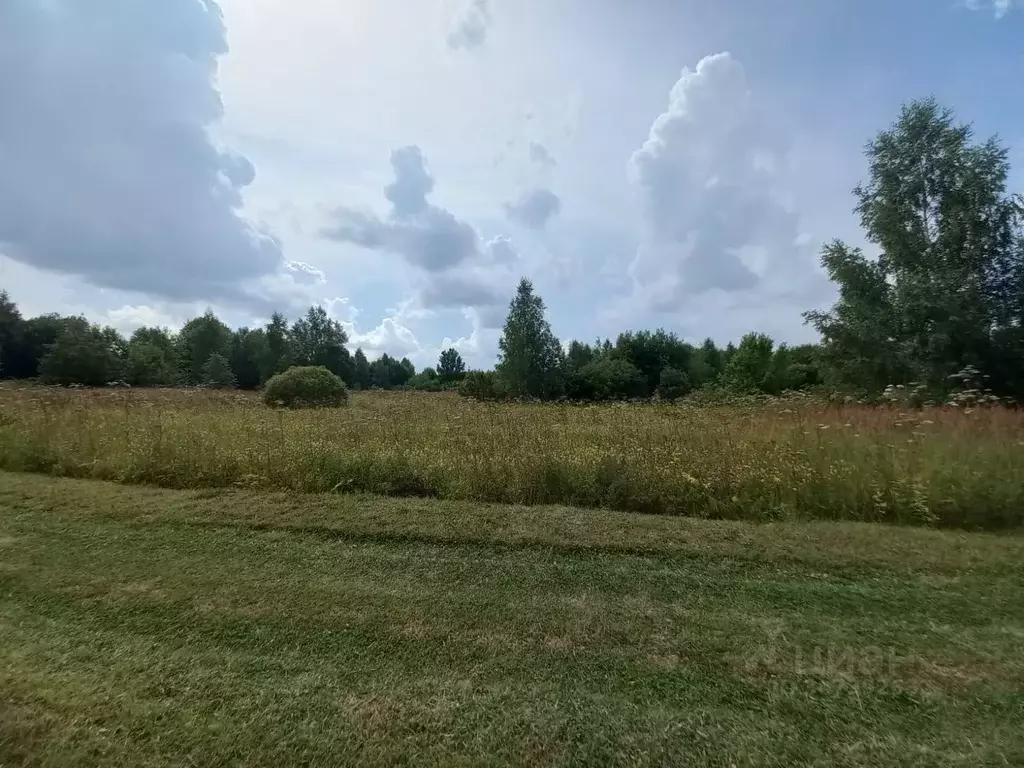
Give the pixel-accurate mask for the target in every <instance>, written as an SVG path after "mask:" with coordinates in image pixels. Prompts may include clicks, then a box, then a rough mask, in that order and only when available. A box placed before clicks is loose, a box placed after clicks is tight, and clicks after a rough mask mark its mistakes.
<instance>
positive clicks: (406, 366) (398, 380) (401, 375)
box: [393, 357, 416, 387]
mask: <svg viewBox="0 0 1024 768" xmlns="http://www.w3.org/2000/svg"><path fill="white" fill-rule="evenodd" d="M415 375H416V366H415V365H413V364H412V361H411V360H410V359H409V358H408V357H403V358H402V359H401V361H399V363H398V370H397V371H396V372H395V375H394V377H393V380H394V382H395V385H396V386H399V387H404V386H405V385H406V384H407V383H408V382H409V380H410V379H412V377H413V376H415Z"/></svg>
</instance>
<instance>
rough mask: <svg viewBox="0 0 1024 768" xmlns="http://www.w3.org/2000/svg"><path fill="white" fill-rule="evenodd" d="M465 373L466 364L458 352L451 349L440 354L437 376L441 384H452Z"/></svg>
mask: <svg viewBox="0 0 1024 768" xmlns="http://www.w3.org/2000/svg"><path fill="white" fill-rule="evenodd" d="M465 373H466V363H465V362H464V361H463V359H462V355H460V354H459V351H458V350H457V349H455V348H454V347H452V348H451V349H446V350H445V351H444V352H442V353H441V357H439V358H438V361H437V376H438V378H439V379H440V380H441V383H442V384H452V383H454V382H457V381H458V380H459V379H461V378H462V377H463V376H464V375H465Z"/></svg>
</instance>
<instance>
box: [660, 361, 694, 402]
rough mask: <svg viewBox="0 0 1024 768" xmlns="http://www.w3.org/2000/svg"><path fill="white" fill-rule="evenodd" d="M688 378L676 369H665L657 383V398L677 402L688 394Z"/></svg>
mask: <svg viewBox="0 0 1024 768" xmlns="http://www.w3.org/2000/svg"><path fill="white" fill-rule="evenodd" d="M691 389H692V387H691V386H690V377H689V376H687V375H686V374H685V373H684V372H683V371H680V370H679V369H678V368H665V369H664V370H662V372H661V378H660V380H659V382H658V397H660V398H661V399H662V400H668V401H672V400H678V399H679V398H680V397H686V396H687V395H688V394H690V390H691Z"/></svg>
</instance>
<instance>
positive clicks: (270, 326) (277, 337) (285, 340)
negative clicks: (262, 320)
mask: <svg viewBox="0 0 1024 768" xmlns="http://www.w3.org/2000/svg"><path fill="white" fill-rule="evenodd" d="M263 333H264V336H265V337H266V347H265V348H264V350H263V355H262V356H261V358H260V383H261V384H266V383H267V381H268V380H269V379H270V377H271V376H273V375H274V374H276V373H281V372H282V371H285V370H287V369H288V367H289V366H290V365H291V364H292V362H293V361H294V359H295V354H294V350H293V345H292V340H291V334H290V332H289V330H288V319H287V318H286V317H285V316H284V315H282V314H281V313H280V312H275V313H274V314H272V315H271V316H270V322H268V323H267V324H266V325H265V326H264V327H263Z"/></svg>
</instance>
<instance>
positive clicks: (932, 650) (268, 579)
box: [0, 474, 1024, 768]
mask: <svg viewBox="0 0 1024 768" xmlns="http://www.w3.org/2000/svg"><path fill="white" fill-rule="evenodd" d="M1022 562H1024V539H1022V538H1021V537H1018V536H993V535H987V534H964V533H960V532H941V531H925V530H920V529H910V528H900V529H881V528H878V527H874V526H864V525H844V524H834V523H828V524H820V523H817V524H810V525H807V524H779V525H772V526H751V525H748V524H744V523H734V522H721V523H713V522H708V521H699V522H692V521H688V520H683V519H679V518H665V517H649V516H640V515H632V516H629V517H628V518H625V517H623V516H622V515H619V514H616V513H611V512H598V511H593V510H587V511H581V510H572V509H563V508H538V509H535V510H524V509H522V508H518V507H513V508H509V507H496V506H479V505H469V504H459V503H454V502H438V501H434V500H386V499H380V498H372V497H357V496H348V497H338V496H334V495H322V496H302V497H299V496H296V495H295V494H291V493H289V494H273V493H263V492H260V493H254V492H247V491H229V492H222V493H211V492H209V491H203V492H182V491H163V490H157V489H151V488H123V487H116V486H112V485H108V484H105V483H96V482H84V481H71V480H57V481H55V480H52V479H50V478H36V477H32V476H28V475H10V474H3V475H0V764H4V765H75V766H93V765H103V766H131V767H132V768H136V767H137V766H157V765H169V764H173V765H230V764H239V765H247V766H259V765H272V766H279V765H292V764H295V763H297V762H301V763H308V764H316V765H407V764H415V765H428V766H429V765H439V766H452V765H493V764H509V765H551V766H555V765H566V766H569V765H575V766H580V765H588V766H589V765H648V764H650V765H687V766H709V767H710V766H715V768H717V767H718V766H729V765H736V766H752V765H763V766H769V765H771V766H777V765H786V766H797V765H837V766H847V767H853V766H865V767H867V766H871V768H875V767H876V766H888V765H921V766H924V765H935V766H963V767H964V768H974V767H975V766H982V765H1020V764H1021V763H1022V762H1024V731H1022V729H1021V728H1020V727H1019V721H1020V711H1021V707H1022V706H1024V699H1022V694H1021V691H1022V690H1024V658H1022V656H1021V654H1020V637H1021V635H1022V633H1024V572H1022V570H1021V563H1022Z"/></svg>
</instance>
